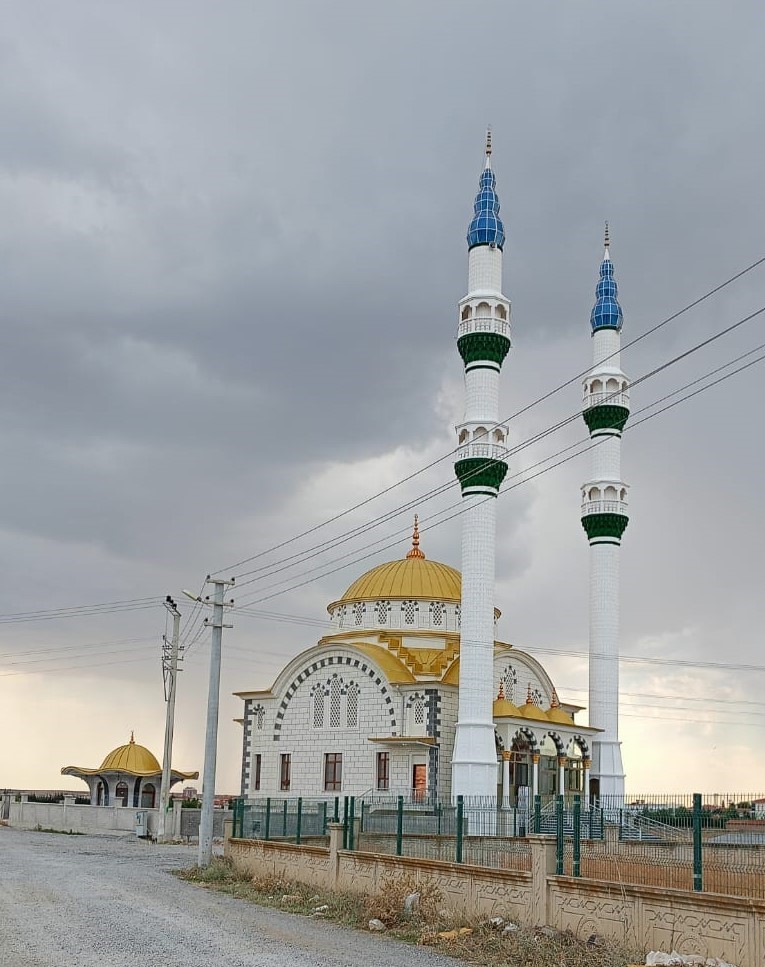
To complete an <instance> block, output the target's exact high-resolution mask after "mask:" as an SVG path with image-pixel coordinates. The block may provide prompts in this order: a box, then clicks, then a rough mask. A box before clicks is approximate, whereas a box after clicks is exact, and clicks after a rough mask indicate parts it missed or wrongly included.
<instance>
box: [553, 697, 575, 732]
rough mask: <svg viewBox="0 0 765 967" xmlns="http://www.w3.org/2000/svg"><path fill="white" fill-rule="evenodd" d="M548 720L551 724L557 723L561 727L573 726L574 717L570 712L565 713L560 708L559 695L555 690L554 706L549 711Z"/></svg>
mask: <svg viewBox="0 0 765 967" xmlns="http://www.w3.org/2000/svg"><path fill="white" fill-rule="evenodd" d="M547 718H548V719H549V720H550V721H551V722H557V723H558V724H559V725H573V724H574V717H573V715H569V714H568V712H564V711H563V709H562V708H561V707H560V702H559V701H558V693H557V692H556V691H555V690H553V697H552V704H551V705H550V707H549V708H548V709H547Z"/></svg>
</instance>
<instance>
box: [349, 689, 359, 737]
mask: <svg viewBox="0 0 765 967" xmlns="http://www.w3.org/2000/svg"><path fill="white" fill-rule="evenodd" d="M347 721H348V728H349V729H355V728H356V726H357V725H358V724H359V690H358V689H357V688H356V686H355V685H353V684H351V685H349V686H348V716H347Z"/></svg>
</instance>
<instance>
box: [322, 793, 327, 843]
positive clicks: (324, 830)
mask: <svg viewBox="0 0 765 967" xmlns="http://www.w3.org/2000/svg"><path fill="white" fill-rule="evenodd" d="M321 805H322V819H321V835H322V836H326V835H327V800H326V799H325V800H324V802H323V803H322V804H321Z"/></svg>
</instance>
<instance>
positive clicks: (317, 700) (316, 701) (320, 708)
mask: <svg viewBox="0 0 765 967" xmlns="http://www.w3.org/2000/svg"><path fill="white" fill-rule="evenodd" d="M313 727H314V728H315V729H322V728H324V688H323V687H322V686H321V685H315V686H314V689H313Z"/></svg>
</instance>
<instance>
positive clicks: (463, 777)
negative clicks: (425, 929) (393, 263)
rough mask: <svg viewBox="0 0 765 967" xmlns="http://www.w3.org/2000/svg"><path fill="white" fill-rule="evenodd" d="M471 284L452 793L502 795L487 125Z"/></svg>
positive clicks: (495, 219)
mask: <svg viewBox="0 0 765 967" xmlns="http://www.w3.org/2000/svg"><path fill="white" fill-rule="evenodd" d="M467 242H468V294H467V295H466V296H465V298H464V299H462V301H461V302H460V304H459V323H458V334H457V348H458V350H459V353H460V356H461V357H462V362H463V363H464V367H465V418H464V420H463V422H462V423H460V424H459V426H458V427H457V439H458V447H457V460H456V462H455V466H454V469H455V472H456V474H457V477H458V479H459V482H460V487H461V488H462V502H463V508H464V510H463V513H462V603H461V629H460V675H459V711H458V716H457V732H456V737H455V744H454V754H453V757H452V795H453V796H455V797H456V796H470V797H472V796H481V797H491V798H494V797H496V794H497V751H496V746H495V742H494V721H493V716H492V703H493V699H494V683H493V659H494V556H495V543H496V529H497V527H496V497H497V493H498V492H499V488H500V485H501V484H502V481H503V480H504V477H505V474H506V473H507V464H506V463H505V456H506V453H507V451H506V441H507V428H506V427H504V426H501V425H499V423H498V421H499V374H500V370H501V368H502V363H503V362H504V359H505V356H507V353H508V351H509V349H510V301H509V300H508V299H507V298H506V296H504V295H503V294H502V251H503V249H504V245H505V230H504V226H503V224H502V220H501V218H500V215H499V198H498V197H497V193H496V179H495V177H494V172H493V171H492V167H491V132H489V133H488V134H487V137H486V160H485V164H484V169H483V172H482V173H481V178H480V182H479V189H478V194H477V195H476V199H475V206H474V215H473V219H472V221H471V222H470V226H469V228H468V234H467Z"/></svg>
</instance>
